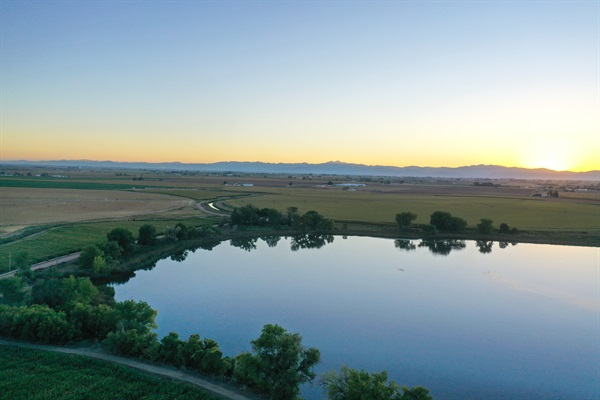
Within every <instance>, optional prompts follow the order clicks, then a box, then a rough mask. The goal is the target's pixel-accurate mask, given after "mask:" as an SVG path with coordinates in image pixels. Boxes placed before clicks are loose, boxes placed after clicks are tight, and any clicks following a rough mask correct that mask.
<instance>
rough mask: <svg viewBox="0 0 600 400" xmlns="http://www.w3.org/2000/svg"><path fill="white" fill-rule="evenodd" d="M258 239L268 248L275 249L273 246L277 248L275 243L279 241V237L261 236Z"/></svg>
mask: <svg viewBox="0 0 600 400" xmlns="http://www.w3.org/2000/svg"><path fill="white" fill-rule="evenodd" d="M260 238H261V239H262V240H263V241H264V242H265V243H266V244H267V246H269V247H275V246H277V243H279V240H281V236H275V235H268V236H261V237H260Z"/></svg>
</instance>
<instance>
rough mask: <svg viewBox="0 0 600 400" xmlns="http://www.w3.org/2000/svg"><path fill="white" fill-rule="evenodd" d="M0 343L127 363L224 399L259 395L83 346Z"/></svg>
mask: <svg viewBox="0 0 600 400" xmlns="http://www.w3.org/2000/svg"><path fill="white" fill-rule="evenodd" d="M0 345H2V346H17V347H25V348H29V349H37V350H46V351H56V352H59V353H66V354H75V355H80V356H85V357H92V358H97V359H100V360H104V361H109V362H113V363H117V364H122V365H126V366H128V367H131V368H135V369H139V370H141V371H144V372H148V373H151V374H154V375H160V376H164V377H167V378H171V379H177V380H179V381H183V382H187V383H191V384H192V385H195V386H198V387H200V388H202V389H204V390H206V391H207V392H210V393H211V394H214V395H217V396H220V397H222V398H224V399H230V400H256V399H257V397H248V396H246V395H242V394H240V393H238V392H237V391H235V390H234V389H229V388H226V387H224V386H220V385H217V384H215V383H212V382H209V381H207V380H205V379H202V378H199V377H197V376H194V375H192V374H188V373H185V372H183V371H179V370H175V369H171V368H167V367H161V366H158V365H151V364H146V363H143V362H140V361H136V360H132V359H129V358H124V357H118V356H113V355H111V354H106V353H101V352H99V351H94V350H92V349H83V348H67V347H60V346H45V345H39V344H33V343H22V342H13V341H10V340H2V339H0Z"/></svg>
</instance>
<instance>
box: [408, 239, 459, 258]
mask: <svg viewBox="0 0 600 400" xmlns="http://www.w3.org/2000/svg"><path fill="white" fill-rule="evenodd" d="M466 246H467V245H466V243H465V241H464V240H456V239H445V240H431V239H423V240H421V243H419V247H427V248H428V249H429V251H431V252H432V253H433V254H439V255H442V256H447V255H448V254H450V252H451V251H452V250H462V249H464V248H465V247H466Z"/></svg>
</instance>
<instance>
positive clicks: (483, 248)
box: [475, 240, 494, 254]
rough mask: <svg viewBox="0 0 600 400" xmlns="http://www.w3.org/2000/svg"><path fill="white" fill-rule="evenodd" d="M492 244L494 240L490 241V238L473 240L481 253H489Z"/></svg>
mask: <svg viewBox="0 0 600 400" xmlns="http://www.w3.org/2000/svg"><path fill="white" fill-rule="evenodd" d="M493 245H494V242H492V241H491V240H477V241H476V242H475V246H477V248H478V249H479V252H480V253H481V254H488V253H491V252H492V246H493Z"/></svg>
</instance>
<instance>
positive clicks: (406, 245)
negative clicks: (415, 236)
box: [394, 239, 417, 251]
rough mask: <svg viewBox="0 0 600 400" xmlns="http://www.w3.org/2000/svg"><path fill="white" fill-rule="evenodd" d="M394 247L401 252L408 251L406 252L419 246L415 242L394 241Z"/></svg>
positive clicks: (405, 240) (406, 240)
mask: <svg viewBox="0 0 600 400" xmlns="http://www.w3.org/2000/svg"><path fill="white" fill-rule="evenodd" d="M394 247H396V248H397V249H399V250H406V251H411V250H415V249H416V248H417V246H416V245H415V244H414V243H413V241H412V240H408V239H397V240H394Z"/></svg>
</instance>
